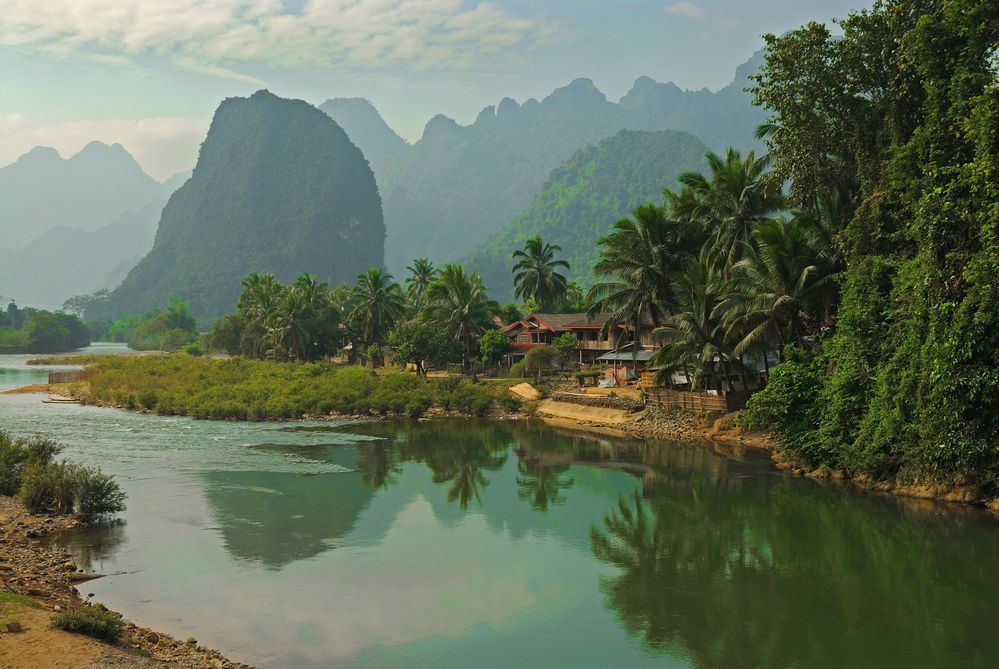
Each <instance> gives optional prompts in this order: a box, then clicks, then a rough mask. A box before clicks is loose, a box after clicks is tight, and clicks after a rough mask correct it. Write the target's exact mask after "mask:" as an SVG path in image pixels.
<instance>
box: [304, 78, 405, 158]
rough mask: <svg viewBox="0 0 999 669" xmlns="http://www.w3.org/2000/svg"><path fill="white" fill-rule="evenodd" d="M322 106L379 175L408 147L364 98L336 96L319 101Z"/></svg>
mask: <svg viewBox="0 0 999 669" xmlns="http://www.w3.org/2000/svg"><path fill="white" fill-rule="evenodd" d="M319 109H320V110H322V111H323V112H325V113H326V115H327V116H329V117H330V118H331V119H333V120H334V121H336V122H337V124H338V125H339V126H340V127H341V128H343V129H344V131H345V132H346V133H347V137H350V140H351V141H352V142H354V144H355V145H356V146H357V147H358V148H360V149H361V152H362V153H363V154H364V157H365V158H367V159H368V163H370V165H371V169H372V171H374V173H375V176H376V177H378V175H379V174H380V173H381V171H382V170H384V169H385V168H386V167H388V165H389V164H390V163H391V162H392V161H393V160H395V159H396V158H398V157H399V155H400V154H402V153H403V152H404V151H405V150H406V149H408V148H409V142H407V141H406V140H404V139H403V138H402V137H400V136H399V135H398V134H397V133H396V132H395V130H393V129H392V128H390V127H389V125H388V123H386V122H385V119H383V118H382V116H381V114H379V113H378V110H377V109H375V106H374V105H373V104H371V102H370V101H369V100H366V99H365V98H333V99H331V100H327V101H326V102H324V103H322V104H321V105H319ZM362 144H363V146H362Z"/></svg>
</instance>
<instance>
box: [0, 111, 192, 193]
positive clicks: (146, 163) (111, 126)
mask: <svg viewBox="0 0 999 669" xmlns="http://www.w3.org/2000/svg"><path fill="white" fill-rule="evenodd" d="M207 131H208V120H207V119H206V120H203V121H199V120H197V119H189V118H180V117H159V118H143V119H102V120H78V121H63V122H59V123H38V122H35V121H33V120H32V119H30V118H28V117H27V116H26V115H25V114H21V113H18V112H10V113H6V114H0V167H3V166H4V165H8V164H10V163H12V162H14V161H15V160H17V158H18V157H19V156H21V155H22V154H24V153H27V152H28V151H30V150H31V149H32V148H34V147H36V146H51V147H52V148H54V149H56V150H57V151H58V152H59V153H60V154H61V155H62V156H64V157H66V156H71V155H73V154H75V153H76V152H78V151H79V150H80V149H82V148H83V147H84V146H86V145H87V143H89V142H91V141H92V140H95V139H96V140H100V141H102V142H105V143H107V144H114V143H118V144H121V145H122V146H124V147H125V148H126V149H128V151H129V153H131V154H132V155H133V156H134V157H135V159H136V160H137V161H138V162H139V164H140V165H142V167H143V169H145V170H146V171H147V172H148V173H149V174H150V176H152V177H154V178H156V179H165V178H167V177H169V176H172V175H174V174H176V173H177V172H181V171H184V170H189V169H191V168H192V167H194V161H195V159H196V158H197V150H198V145H199V143H200V142H201V140H202V139H204V137H205V133H206V132H207Z"/></svg>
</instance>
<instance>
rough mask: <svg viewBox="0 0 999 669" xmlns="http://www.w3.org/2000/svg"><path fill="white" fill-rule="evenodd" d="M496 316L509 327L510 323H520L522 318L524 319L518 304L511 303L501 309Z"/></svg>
mask: <svg viewBox="0 0 999 669" xmlns="http://www.w3.org/2000/svg"><path fill="white" fill-rule="evenodd" d="M496 315H497V316H498V317H499V319H500V321H502V322H503V324H504V325H509V324H510V323H513V322H514V321H519V320H520V319H521V318H523V317H524V312H523V310H521V308H520V307H519V306H518V305H517V304H515V303H513V302H511V303H509V304H504V305H503V306H502V307H499V308H498V309H497V311H496Z"/></svg>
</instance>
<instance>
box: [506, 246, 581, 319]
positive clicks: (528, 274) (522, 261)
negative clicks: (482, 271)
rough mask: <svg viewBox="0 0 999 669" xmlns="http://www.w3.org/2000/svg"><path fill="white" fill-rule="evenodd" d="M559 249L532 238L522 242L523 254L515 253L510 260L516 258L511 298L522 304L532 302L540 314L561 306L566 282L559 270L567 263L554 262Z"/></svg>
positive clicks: (565, 266) (566, 265)
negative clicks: (545, 310)
mask: <svg viewBox="0 0 999 669" xmlns="http://www.w3.org/2000/svg"><path fill="white" fill-rule="evenodd" d="M561 250H562V247H561V246H559V245H558V244H546V243H545V242H544V241H542V239H541V236H540V235H535V236H534V237H531V238H530V239H528V240H527V241H526V242H524V249H523V250H522V251H514V252H513V258H514V259H515V260H516V259H518V258H519V260H517V264H515V265H514V266H513V270H512V271H513V272H514V277H513V285H514V295H515V296H516V297H518V298H520V299H522V300H523V301H524V302H527V301H528V300H533V301H534V302H535V303H537V305H538V309H539V310H542V311H543V310H544V309H553V308H556V307H557V306H558V305H559V304H561V303H562V301H563V300H564V299H565V291H566V288H567V285H568V282H567V281H566V278H565V275H564V274H561V273H559V271H558V270H559V269H560V268H561V269H565V270H568V269H569V263H568V262H566V261H565V260H556V259H555V254H556V253H558V252H559V251H561Z"/></svg>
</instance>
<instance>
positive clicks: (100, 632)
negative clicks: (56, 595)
mask: <svg viewBox="0 0 999 669" xmlns="http://www.w3.org/2000/svg"><path fill="white" fill-rule="evenodd" d="M52 626H53V627H55V628H57V629H61V630H65V631H67V632H72V633H74V634H83V635H85V636H89V637H92V638H94V639H100V640H101V641H107V642H108V643H118V640H119V639H121V633H122V630H123V628H124V626H123V625H122V622H121V619H119V618H118V617H117V616H116V615H115V614H113V613H111V612H110V611H107V610H105V609H99V608H97V607H94V606H84V607H81V608H79V609H73V610H71V611H62V612H61V613H57V614H56V615H55V616H53V618H52Z"/></svg>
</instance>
